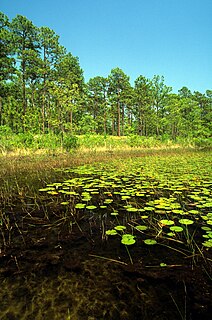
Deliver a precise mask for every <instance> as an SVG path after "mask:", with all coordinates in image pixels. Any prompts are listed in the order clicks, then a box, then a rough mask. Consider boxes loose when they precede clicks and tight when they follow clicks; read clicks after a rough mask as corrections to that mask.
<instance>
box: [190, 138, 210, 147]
mask: <svg viewBox="0 0 212 320" xmlns="http://www.w3.org/2000/svg"><path fill="white" fill-rule="evenodd" d="M193 142H194V145H195V146H196V147H198V148H212V138H194V139H193Z"/></svg>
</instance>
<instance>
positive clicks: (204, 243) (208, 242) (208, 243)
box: [202, 241, 212, 248]
mask: <svg viewBox="0 0 212 320" xmlns="http://www.w3.org/2000/svg"><path fill="white" fill-rule="evenodd" d="M202 245H203V246H204V247H207V248H212V241H204V242H203V243H202Z"/></svg>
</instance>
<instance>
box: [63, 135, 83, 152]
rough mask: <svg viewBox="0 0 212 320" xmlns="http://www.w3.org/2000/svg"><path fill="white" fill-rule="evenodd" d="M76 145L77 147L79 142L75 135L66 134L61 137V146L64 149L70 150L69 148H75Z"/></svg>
mask: <svg viewBox="0 0 212 320" xmlns="http://www.w3.org/2000/svg"><path fill="white" fill-rule="evenodd" d="M78 147H79V142H78V138H77V137H76V136H73V135H68V134H66V135H65V136H64V137H63V148H64V149H65V150H66V151H70V150H71V149H76V148H78Z"/></svg>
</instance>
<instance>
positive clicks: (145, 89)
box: [0, 13, 212, 140]
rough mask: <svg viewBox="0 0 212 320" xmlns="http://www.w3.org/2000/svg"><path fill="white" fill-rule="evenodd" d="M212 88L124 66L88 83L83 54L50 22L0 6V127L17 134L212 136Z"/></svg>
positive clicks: (174, 137)
mask: <svg viewBox="0 0 212 320" xmlns="http://www.w3.org/2000/svg"><path fill="white" fill-rule="evenodd" d="M211 118H212V90H206V92H205V93H201V92H198V91H194V92H193V93H192V92H191V91H190V90H189V89H188V88H187V87H183V88H181V89H180V90H179V91H178V93H177V94H176V93H173V91H172V88H171V87H169V86H167V85H166V84H165V80H164V77H163V76H159V75H155V76H154V77H153V78H152V79H148V78H146V77H145V76H143V75H140V76H139V77H138V78H137V79H136V80H135V82H134V85H131V83H130V78H129V76H128V75H126V74H125V73H124V72H123V70H122V69H120V68H118V67H117V68H114V69H112V70H111V72H110V74H109V75H108V77H102V76H96V77H94V78H91V79H90V80H89V81H88V82H87V83H86V82H85V80H84V76H83V70H82V68H81V67H80V63H79V59H78V57H75V56H73V55H72V54H71V53H70V52H67V50H66V48H65V47H64V46H62V45H61V44H60V42H59V36H58V35H57V34H56V33H55V32H54V31H53V30H52V29H50V28H48V27H36V26H35V25H34V24H33V23H32V21H30V20H28V19H27V18H26V17H24V16H21V15H17V16H16V17H15V18H13V19H12V20H11V21H10V20H9V18H8V17H7V16H6V15H5V14H4V13H0V126H1V127H5V128H10V129H11V130H12V131H13V132H14V133H20V132H31V133H49V132H54V133H61V132H62V133H63V132H70V133H71V134H85V133H97V134H104V135H117V136H122V135H128V134H138V135H141V136H157V137H161V136H163V137H169V138H171V139H174V140H176V139H177V138H178V137H183V138H184V137H186V138H187V137H199V136H201V137H205V138H207V137H209V136H210V135H211V129H212V124H211Z"/></svg>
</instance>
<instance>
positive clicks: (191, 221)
mask: <svg viewBox="0 0 212 320" xmlns="http://www.w3.org/2000/svg"><path fill="white" fill-rule="evenodd" d="M179 223H181V224H185V225H189V224H193V223H194V221H193V220H190V219H180V220H179Z"/></svg>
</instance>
